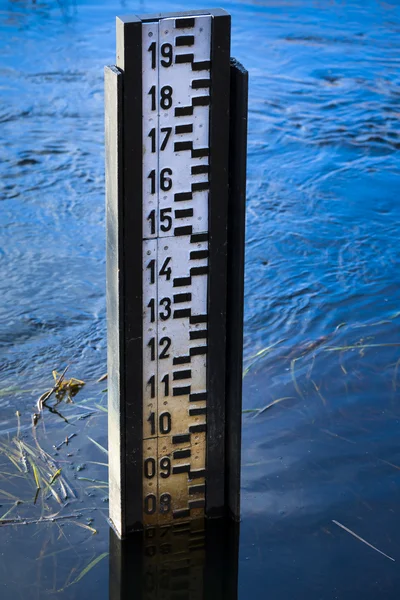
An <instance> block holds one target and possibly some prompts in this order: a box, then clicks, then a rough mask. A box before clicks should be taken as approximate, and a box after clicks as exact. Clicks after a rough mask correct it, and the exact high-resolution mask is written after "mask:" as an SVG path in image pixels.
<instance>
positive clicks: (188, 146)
mask: <svg viewBox="0 0 400 600" xmlns="http://www.w3.org/2000/svg"><path fill="white" fill-rule="evenodd" d="M192 148H193V142H175V143H174V152H182V151H183V150H192Z"/></svg>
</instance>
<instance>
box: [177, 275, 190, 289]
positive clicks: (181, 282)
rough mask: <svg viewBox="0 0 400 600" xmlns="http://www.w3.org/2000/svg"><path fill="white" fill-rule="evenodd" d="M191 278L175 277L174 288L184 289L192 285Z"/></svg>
mask: <svg viewBox="0 0 400 600" xmlns="http://www.w3.org/2000/svg"><path fill="white" fill-rule="evenodd" d="M191 283H192V278H191V277H175V279H174V283H173V287H183V286H185V285H191Z"/></svg>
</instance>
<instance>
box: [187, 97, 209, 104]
mask: <svg viewBox="0 0 400 600" xmlns="http://www.w3.org/2000/svg"><path fill="white" fill-rule="evenodd" d="M210 102H211V98H210V96H195V97H194V98H192V106H210Z"/></svg>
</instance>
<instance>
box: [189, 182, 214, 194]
mask: <svg viewBox="0 0 400 600" xmlns="http://www.w3.org/2000/svg"><path fill="white" fill-rule="evenodd" d="M209 188H210V182H209V181H199V183H192V192H202V191H204V190H208V189H209Z"/></svg>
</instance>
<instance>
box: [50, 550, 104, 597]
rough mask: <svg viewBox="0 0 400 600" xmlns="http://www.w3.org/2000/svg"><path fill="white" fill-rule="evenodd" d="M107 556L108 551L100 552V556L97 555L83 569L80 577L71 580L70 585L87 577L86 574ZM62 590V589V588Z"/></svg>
mask: <svg viewBox="0 0 400 600" xmlns="http://www.w3.org/2000/svg"><path fill="white" fill-rule="evenodd" d="M106 556H108V552H103V553H102V554H100V555H99V556H97V557H96V558H94V559H93V560H92V561H91V562H90V563H89V564H88V565H87V566H86V567H85V568H84V569H83V571H81V572H80V573H79V575H78V577H77V578H76V579H74V580H73V581H71V583H70V584H68V585H75V584H76V583H78V582H79V581H81V579H83V577H85V575H87V574H88V573H89V572H90V571H91V570H92V569H93V568H94V567H95V566H96V565H98V564H99V562H100V561H102V560H103V558H105V557H106ZM60 591H61V590H60Z"/></svg>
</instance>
